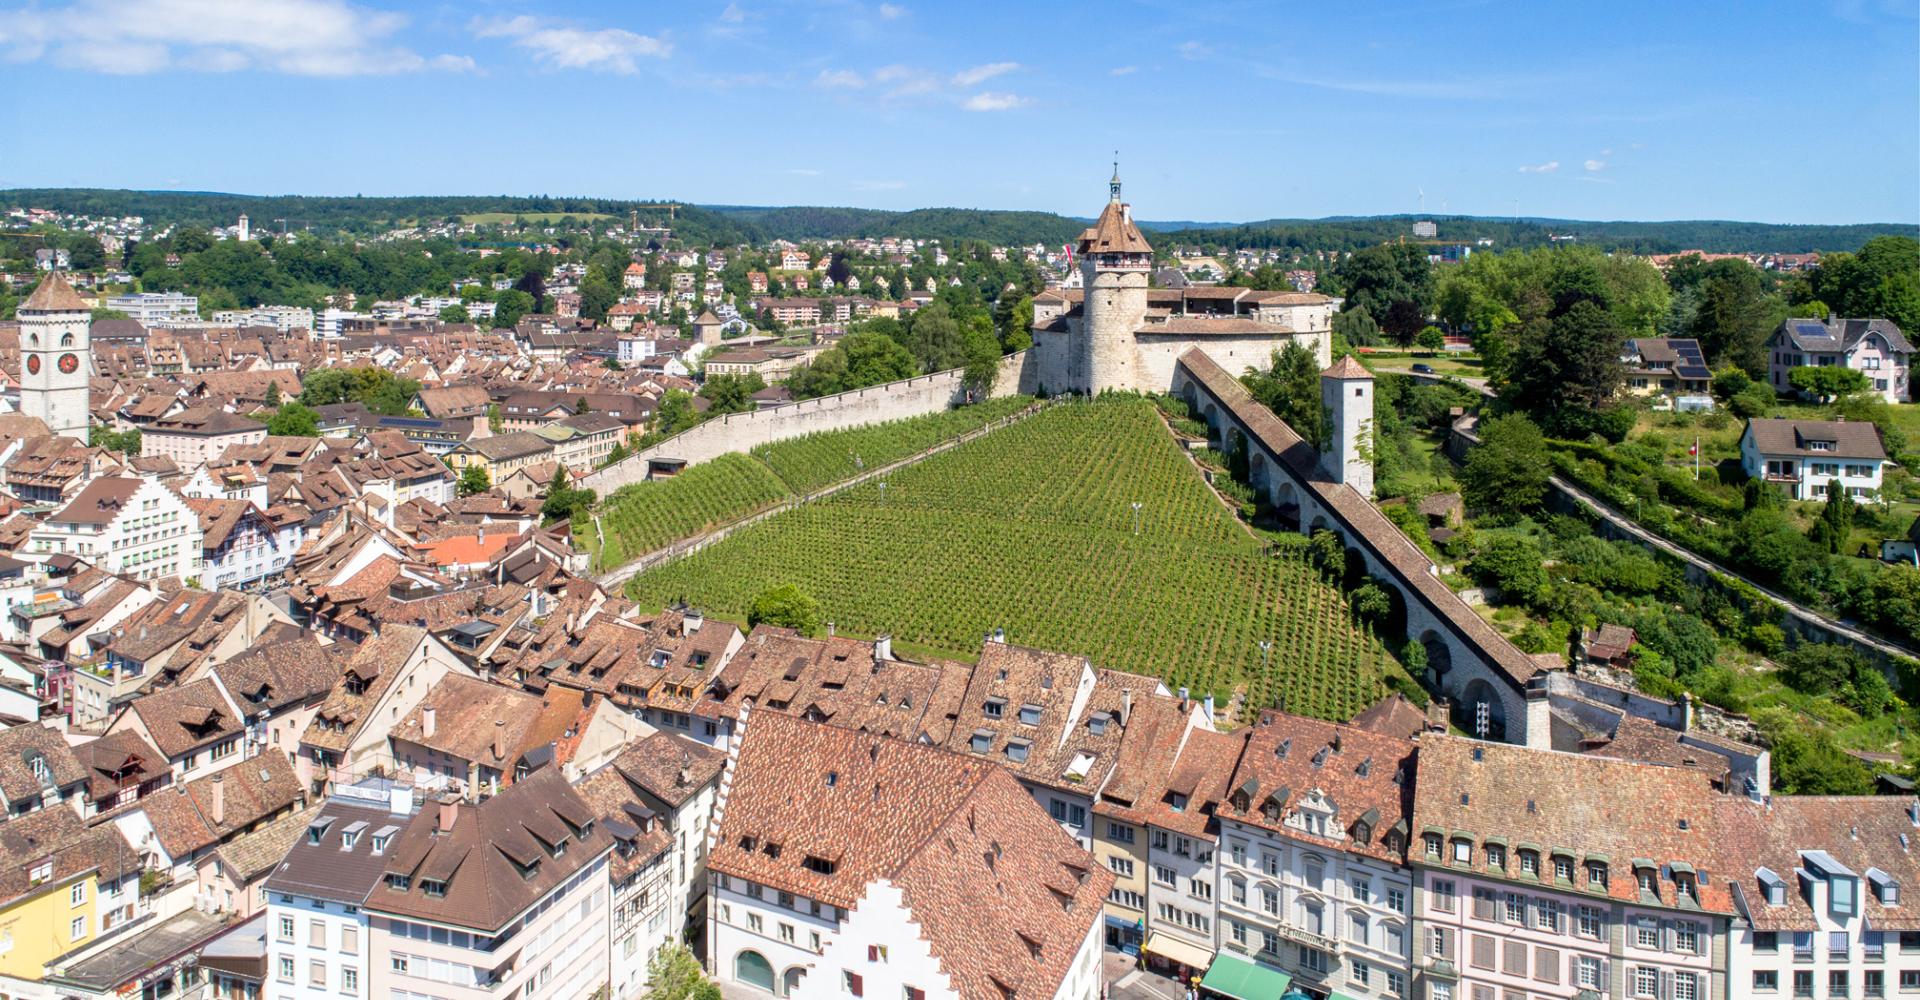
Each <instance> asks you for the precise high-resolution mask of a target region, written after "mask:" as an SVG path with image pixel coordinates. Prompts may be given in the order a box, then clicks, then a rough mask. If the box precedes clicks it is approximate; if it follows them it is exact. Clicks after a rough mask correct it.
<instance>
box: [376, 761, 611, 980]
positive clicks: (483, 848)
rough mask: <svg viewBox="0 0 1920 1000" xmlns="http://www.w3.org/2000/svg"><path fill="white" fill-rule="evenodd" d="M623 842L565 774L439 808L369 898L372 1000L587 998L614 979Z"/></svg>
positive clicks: (403, 835)
mask: <svg viewBox="0 0 1920 1000" xmlns="http://www.w3.org/2000/svg"><path fill="white" fill-rule="evenodd" d="M613 846H614V838H613V837H612V836H611V835H610V834H609V833H608V832H607V830H606V829H605V828H604V826H603V824H601V823H600V822H599V821H598V820H597V819H596V817H595V816H594V813H593V809H592V808H591V807H590V806H588V804H587V803H586V801H585V800H584V799H582V798H581V797H580V795H579V793H578V792H576V791H574V789H573V787H572V786H570V785H568V784H567V781H566V779H565V778H564V777H562V776H561V775H560V773H559V771H557V770H555V769H554V768H551V767H548V768H542V769H540V770H538V771H535V772H534V773H532V774H530V775H527V776H526V777H525V778H523V779H521V780H520V781H517V782H515V783H514V784H513V785H512V787H510V788H507V789H504V790H502V791H501V792H500V794H499V795H496V796H494V797H493V798H490V799H487V800H486V801H484V802H481V803H479V804H477V805H476V804H472V803H467V802H462V801H460V800H459V799H457V798H451V797H449V798H446V799H443V800H441V801H439V802H437V803H429V804H428V805H427V807H426V808H424V809H422V810H421V811H420V812H418V813H416V814H415V815H414V817H413V818H412V820H411V821H410V822H408V823H407V825H406V826H405V828H404V829H402V830H401V831H400V832H399V833H397V834H396V835H395V840H394V843H393V845H392V847H391V849H390V850H389V852H388V855H387V858H386V863H385V865H384V871H383V872H382V875H381V878H380V879H379V880H378V881H377V882H376V883H375V885H374V886H373V888H372V890H371V891H369V892H368V894H367V897H366V902H365V910H366V912H367V913H368V914H369V915H370V923H371V927H372V938H371V939H372V951H371V955H372V958H373V972H372V978H371V980H370V982H371V993H370V995H371V996H374V997H379V998H384V1000H416V998H419V1000H424V998H438V1000H493V998H496V997H533V996H535V995H538V996H540V997H542V998H549V1000H584V998H585V997H587V996H589V995H591V994H593V993H594V991H596V990H597V989H599V988H600V986H601V985H602V984H603V983H605V982H606V979H607V969H608V966H607V928H608V925H609V923H610V920H609V912H608V897H609V891H608V884H607V880H608V861H609V858H610V857H611V855H612V853H613Z"/></svg>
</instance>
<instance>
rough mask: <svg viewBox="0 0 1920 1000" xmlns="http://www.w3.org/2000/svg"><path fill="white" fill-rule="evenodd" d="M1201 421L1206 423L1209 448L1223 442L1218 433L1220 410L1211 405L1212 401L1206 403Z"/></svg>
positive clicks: (1221, 436)
mask: <svg viewBox="0 0 1920 1000" xmlns="http://www.w3.org/2000/svg"><path fill="white" fill-rule="evenodd" d="M1201 419H1203V420H1205V421H1206V422H1207V444H1208V445H1209V446H1211V445H1213V444H1214V442H1216V441H1219V442H1224V441H1225V437H1224V435H1222V434H1221V432H1220V408H1219V407H1218V406H1215V405H1213V401H1212V400H1208V401H1207V410H1206V413H1205V414H1203V415H1202V418H1201Z"/></svg>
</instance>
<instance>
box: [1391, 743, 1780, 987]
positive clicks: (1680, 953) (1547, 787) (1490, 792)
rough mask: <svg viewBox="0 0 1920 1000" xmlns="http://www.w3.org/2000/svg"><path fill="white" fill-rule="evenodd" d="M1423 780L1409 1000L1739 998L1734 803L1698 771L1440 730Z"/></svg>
mask: <svg viewBox="0 0 1920 1000" xmlns="http://www.w3.org/2000/svg"><path fill="white" fill-rule="evenodd" d="M1419 771H1420V773H1419V778H1418V781H1417V786H1418V787H1417V788H1416V790H1415V795H1414V811H1413V819H1414V826H1415V827H1416V833H1415V837H1416V840H1415V844H1414V847H1413V856H1412V859H1411V860H1412V862H1413V868H1414V871H1415V877H1416V881H1415V895H1416V909H1415V920H1414V938H1415V941H1416V942H1417V953H1418V957H1417V958H1416V959H1415V961H1414V976H1415V991H1416V992H1415V995H1416V996H1418V997H1421V998H1423V1000H1507V998H1510V997H1515V996H1528V997H1542V998H1553V1000H1576V998H1588V997H1596V996H1600V997H1628V998H1636V1000H1638V998H1657V1000H1729V998H1731V997H1741V996H1746V995H1747V994H1746V993H1745V991H1744V989H1742V990H1733V991H1729V988H1728V982H1727V968H1728V962H1727V954H1726V943H1727V929H1728V926H1729V921H1730V920H1731V918H1732V917H1733V916H1734V915H1735V914H1736V910H1735V907H1734V903H1733V895H1732V892H1731V886H1732V883H1731V882H1730V881H1729V880H1728V878H1727V877H1726V869H1725V868H1724V867H1722V866H1720V865H1719V864H1716V862H1717V861H1718V860H1720V857H1721V854H1720V852H1721V850H1722V848H1721V841H1722V838H1723V837H1724V836H1726V835H1727V831H1729V830H1730V829H1737V827H1736V826H1735V825H1734V824H1730V823H1729V822H1728V820H1727V812H1726V810H1727V807H1728V805H1729V804H1730V803H1733V802H1736V801H1740V800H1734V799H1730V798H1729V797H1728V796H1727V795H1725V794H1724V793H1720V792H1716V791H1715V790H1714V789H1713V786H1712V780H1711V778H1710V776H1709V775H1708V774H1707V773H1706V772H1704V771H1702V770H1700V769H1697V768H1691V767H1666V766H1659V765H1653V764H1641V763H1635V762H1630V761H1622V760H1615V759H1612V758H1607V757H1597V756H1585V755H1580V754H1571V753H1560V752H1556V751H1540V750H1527V749H1525V748H1521V747H1515V746H1510V745H1507V744H1500V743H1482V742H1477V741H1473V740H1467V739H1461V738H1457V737H1450V736H1444V735H1439V734H1435V733H1428V734H1424V735H1422V736H1421V737H1420V752H1419ZM1716 869H1717V870H1716ZM1709 871H1711V872H1712V876H1713V877H1708V876H1707V875H1705V874H1704V873H1706V872H1709Z"/></svg>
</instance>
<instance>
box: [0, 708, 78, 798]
mask: <svg viewBox="0 0 1920 1000" xmlns="http://www.w3.org/2000/svg"><path fill="white" fill-rule="evenodd" d="M35 759H39V760H41V761H44V762H45V765H46V773H47V778H48V781H47V782H46V783H45V784H43V783H42V782H41V780H40V778H39V776H38V775H37V774H36V772H35V769H34V766H33V761H34V760H35ZM86 776H87V773H86V768H84V767H83V766H81V763H80V759H79V758H78V757H76V756H75V755H74V752H73V750H72V749H71V748H69V747H68V746H67V741H66V739H65V738H64V737H62V736H61V735H60V733H59V732H58V731H57V730H54V729H50V728H48V727H46V726H42V725H39V724H38V723H29V724H27V725H23V726H14V727H13V728H11V729H5V730H0V795H4V796H5V797H6V800H7V801H8V802H23V801H26V800H28V799H31V798H33V797H34V796H36V795H39V794H40V793H41V792H43V791H46V790H48V789H53V788H64V787H66V786H67V785H71V784H73V783H74V782H76V781H81V780H83V779H85V778H86Z"/></svg>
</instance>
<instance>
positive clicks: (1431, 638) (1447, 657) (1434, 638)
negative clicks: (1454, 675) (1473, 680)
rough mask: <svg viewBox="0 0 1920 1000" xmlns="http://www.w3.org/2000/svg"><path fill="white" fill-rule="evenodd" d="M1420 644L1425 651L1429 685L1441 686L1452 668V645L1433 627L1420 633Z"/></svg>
mask: <svg viewBox="0 0 1920 1000" xmlns="http://www.w3.org/2000/svg"><path fill="white" fill-rule="evenodd" d="M1420 645H1421V646H1423V647H1425V648H1426V651H1427V678H1428V680H1429V682H1430V684H1431V686H1433V687H1434V688H1436V689H1438V688H1441V687H1443V686H1444V685H1445V683H1446V677H1447V674H1448V673H1449V672H1450V671H1452V670H1453V647H1451V646H1449V645H1447V640H1446V639H1444V638H1442V637H1441V635H1440V633H1439V632H1437V631H1435V630H1433V629H1427V630H1426V631H1425V632H1422V633H1420Z"/></svg>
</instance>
